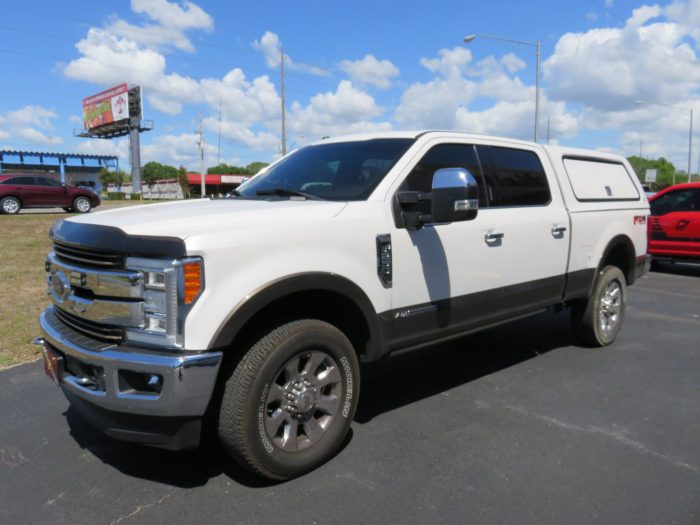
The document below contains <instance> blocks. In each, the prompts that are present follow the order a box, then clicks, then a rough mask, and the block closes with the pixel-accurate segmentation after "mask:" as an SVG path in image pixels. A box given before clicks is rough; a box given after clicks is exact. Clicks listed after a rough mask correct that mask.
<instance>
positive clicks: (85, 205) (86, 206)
mask: <svg viewBox="0 0 700 525" xmlns="http://www.w3.org/2000/svg"><path fill="white" fill-rule="evenodd" d="M71 208H72V210H73V211H75V212H78V213H87V212H89V211H90V210H91V209H92V203H91V202H90V199H88V198H87V197H83V196H80V197H76V198H75V200H74V201H73V206H71Z"/></svg>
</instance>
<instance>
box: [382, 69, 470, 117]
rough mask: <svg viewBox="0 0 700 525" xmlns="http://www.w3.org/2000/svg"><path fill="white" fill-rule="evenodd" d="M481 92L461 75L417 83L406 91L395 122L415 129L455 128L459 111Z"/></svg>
mask: <svg viewBox="0 0 700 525" xmlns="http://www.w3.org/2000/svg"><path fill="white" fill-rule="evenodd" d="M477 90H478V86H477V85H476V83H474V82H472V81H470V80H466V79H465V78H463V77H461V76H451V77H449V78H436V79H434V80H431V81H429V82H426V83H420V82H417V83H415V84H412V85H411V86H409V87H408V89H406V91H404V93H403V95H402V96H401V101H400V103H399V106H398V107H397V108H396V110H395V111H394V119H395V120H396V121H397V122H399V123H400V124H401V125H402V126H403V127H406V128H411V129H423V128H435V129H455V127H456V122H455V116H456V112H457V110H458V109H459V108H460V107H461V106H465V105H467V104H469V103H470V102H471V101H473V100H474V98H475V97H476V94H477Z"/></svg>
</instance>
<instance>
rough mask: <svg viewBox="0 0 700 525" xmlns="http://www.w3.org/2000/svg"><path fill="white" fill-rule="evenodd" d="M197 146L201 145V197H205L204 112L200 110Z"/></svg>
mask: <svg viewBox="0 0 700 525" xmlns="http://www.w3.org/2000/svg"><path fill="white" fill-rule="evenodd" d="M197 146H198V147H199V180H200V190H201V192H202V195H201V198H202V199H203V198H204V197H205V195H206V191H207V189H206V184H205V174H204V148H205V146H206V145H205V143H204V121H202V112H201V111H200V112H199V126H197Z"/></svg>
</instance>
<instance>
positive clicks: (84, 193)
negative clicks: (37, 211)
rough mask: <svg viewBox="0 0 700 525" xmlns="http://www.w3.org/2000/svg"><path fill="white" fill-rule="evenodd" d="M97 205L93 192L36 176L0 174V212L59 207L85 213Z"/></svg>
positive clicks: (9, 212) (98, 203) (49, 178)
mask: <svg viewBox="0 0 700 525" xmlns="http://www.w3.org/2000/svg"><path fill="white" fill-rule="evenodd" d="M99 205H100V198H99V197H98V196H97V194H96V193H94V192H92V191H90V190H86V189H82V188H75V187H73V186H66V185H65V184H61V183H60V182H59V181H58V180H56V179H52V178H51V177H42V176H40V175H26V174H21V175H20V174H16V175H0V212H2V213H6V214H15V213H18V212H19V210H20V209H21V208H63V209H64V210H66V211H67V212H78V213H87V212H89V211H90V210H91V209H92V208H94V207H95V206H99Z"/></svg>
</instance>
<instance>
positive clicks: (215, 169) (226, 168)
mask: <svg viewBox="0 0 700 525" xmlns="http://www.w3.org/2000/svg"><path fill="white" fill-rule="evenodd" d="M207 173H215V174H218V175H247V174H248V173H247V171H246V169H245V168H243V167H242V166H232V165H229V164H226V163H225V162H222V163H221V164H219V165H217V166H212V167H211V168H209V169H208V170H207Z"/></svg>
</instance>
